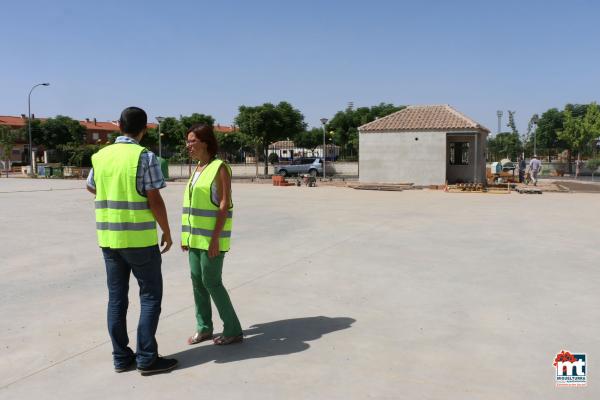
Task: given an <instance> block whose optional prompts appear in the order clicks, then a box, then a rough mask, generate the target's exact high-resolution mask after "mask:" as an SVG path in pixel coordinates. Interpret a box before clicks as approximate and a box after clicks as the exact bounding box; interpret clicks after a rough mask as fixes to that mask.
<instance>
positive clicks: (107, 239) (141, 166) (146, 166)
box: [87, 107, 177, 375]
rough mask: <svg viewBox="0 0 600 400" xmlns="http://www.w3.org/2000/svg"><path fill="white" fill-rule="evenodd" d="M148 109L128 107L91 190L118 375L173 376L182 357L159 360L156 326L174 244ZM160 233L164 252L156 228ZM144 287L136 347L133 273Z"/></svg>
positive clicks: (99, 160)
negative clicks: (147, 139) (131, 315)
mask: <svg viewBox="0 0 600 400" xmlns="http://www.w3.org/2000/svg"><path fill="white" fill-rule="evenodd" d="M147 122H148V117H147V115H146V113H145V112H144V110H142V109H141V108H137V107H129V108H126V109H125V110H123V112H122V113H121V118H120V119H119V127H120V130H121V133H122V135H121V136H119V137H117V139H116V140H115V143H114V144H112V145H109V146H106V147H104V148H103V149H102V150H100V151H99V152H97V153H96V154H94V155H93V156H92V166H93V168H92V170H91V171H90V175H89V176H88V180H87V189H88V190H89V191H90V192H92V193H93V194H95V195H96V201H95V202H94V203H95V209H96V231H97V233H98V244H99V245H100V248H101V249H102V254H103V256H104V262H105V264H106V276H107V285H108V312H107V322H108V332H109V334H110V338H111V341H112V345H113V361H114V366H115V371H116V372H124V371H127V370H129V369H131V368H133V367H134V366H135V365H136V364H137V369H138V371H139V372H140V373H141V374H142V375H150V374H155V373H160V372H166V371H170V370H172V369H173V368H175V367H176V366H177V360H175V359H168V358H163V357H159V355H158V345H157V343H156V338H155V335H156V329H157V327H158V318H159V315H160V311H161V301H162V273H161V263H162V259H161V254H162V253H165V252H166V251H168V250H169V248H170V247H171V245H172V243H173V242H172V240H171V232H170V229H169V222H168V219H167V212H166V209H165V203H164V202H163V199H162V197H161V195H160V192H159V189H162V188H163V187H165V186H166V184H165V181H164V178H163V175H162V173H161V170H160V165H159V163H158V160H157V158H156V156H155V155H154V154H153V153H152V152H150V151H148V150H146V149H145V148H143V147H142V146H140V145H139V142H140V140H141V139H142V137H143V136H144V134H145V133H146V127H147ZM157 222H158V225H160V228H161V230H162V232H163V233H162V239H161V246H164V247H163V249H162V252H161V251H160V249H159V247H158V240H157V231H156V223H157ZM131 273H133V275H134V276H135V278H136V279H137V282H138V285H139V287H140V306H141V311H140V320H139V324H138V330H137V350H136V352H135V353H134V352H133V350H131V348H130V347H129V346H128V344H129V337H128V335H127V306H128V303H129V300H128V292H129V276H130V274H131Z"/></svg>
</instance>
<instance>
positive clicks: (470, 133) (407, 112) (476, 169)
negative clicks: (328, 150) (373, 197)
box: [358, 105, 490, 186]
mask: <svg viewBox="0 0 600 400" xmlns="http://www.w3.org/2000/svg"><path fill="white" fill-rule="evenodd" d="M358 131H359V141H360V142H359V143H360V145H359V180H360V182H381V183H414V184H415V185H423V186H425V185H443V184H444V183H445V182H448V183H457V182H476V183H485V149H486V140H487V135H488V133H489V132H490V131H489V129H487V128H486V127H484V126H482V125H481V124H478V123H477V122H475V121H473V120H472V119H470V118H468V117H467V116H465V115H463V114H461V113H460V112H458V111H456V110H455V109H454V108H452V107H450V106H449V105H432V106H409V107H407V108H404V109H402V110H400V111H397V112H395V113H393V114H390V115H388V116H386V117H383V118H380V119H377V120H375V121H373V122H370V123H368V124H365V125H362V126H361V127H359V128H358Z"/></svg>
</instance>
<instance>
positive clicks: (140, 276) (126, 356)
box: [102, 246, 163, 368]
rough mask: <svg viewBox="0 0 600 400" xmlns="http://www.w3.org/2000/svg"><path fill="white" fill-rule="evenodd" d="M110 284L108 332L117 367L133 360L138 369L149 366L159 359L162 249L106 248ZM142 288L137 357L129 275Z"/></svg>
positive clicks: (103, 250)
mask: <svg viewBox="0 0 600 400" xmlns="http://www.w3.org/2000/svg"><path fill="white" fill-rule="evenodd" d="M102 254H103V255H104V263H105V264H106V282H107V285H108V312H107V322H108V333H109V334H110V339H111V341H112V345H113V360H114V364H115V368H120V367H124V366H127V365H128V364H129V363H131V361H132V360H133V358H135V359H136V362H137V366H138V367H142V368H143V367H147V366H149V365H150V364H152V363H153V362H154V360H155V359H156V357H157V356H158V345H157V343H156V338H155V335H156V328H157V327H158V317H159V316H160V304H161V301H162V292H163V286H162V274H161V270H160V266H161V262H162V259H161V256H160V250H159V248H158V246H151V247H143V248H135V249H133V248H132V249H109V248H102ZM131 272H133V276H135V278H136V279H137V282H138V285H139V287H140V306H141V310H140V320H139V323H138V330H137V349H136V352H135V354H134V353H133V351H132V350H131V349H130V348H129V346H128V344H129V336H127V308H128V306H129V297H128V294H129V276H130V273H131Z"/></svg>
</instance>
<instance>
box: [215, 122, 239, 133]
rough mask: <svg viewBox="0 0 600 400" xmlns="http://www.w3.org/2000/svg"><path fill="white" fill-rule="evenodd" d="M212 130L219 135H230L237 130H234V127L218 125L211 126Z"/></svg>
mask: <svg viewBox="0 0 600 400" xmlns="http://www.w3.org/2000/svg"><path fill="white" fill-rule="evenodd" d="M213 129H214V131H215V132H220V133H232V132H235V131H236V130H237V129H236V128H235V126H229V125H220V124H217V125H215V126H213Z"/></svg>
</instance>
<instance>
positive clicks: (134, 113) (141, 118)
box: [119, 107, 148, 136]
mask: <svg viewBox="0 0 600 400" xmlns="http://www.w3.org/2000/svg"><path fill="white" fill-rule="evenodd" d="M147 124H148V116H147V115H146V111H144V110H142V109H141V108H139V107H127V108H126V109H124V110H123V112H121V118H119V127H120V129H121V132H123V133H127V134H129V135H134V136H137V135H139V134H140V133H141V132H142V131H143V130H144V129H146V125H147Z"/></svg>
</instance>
